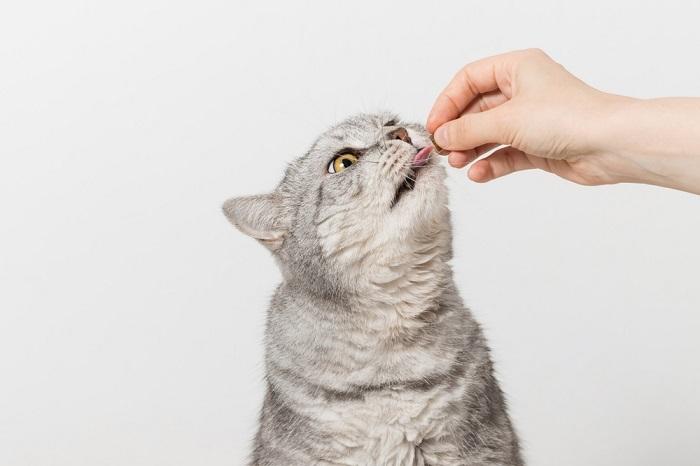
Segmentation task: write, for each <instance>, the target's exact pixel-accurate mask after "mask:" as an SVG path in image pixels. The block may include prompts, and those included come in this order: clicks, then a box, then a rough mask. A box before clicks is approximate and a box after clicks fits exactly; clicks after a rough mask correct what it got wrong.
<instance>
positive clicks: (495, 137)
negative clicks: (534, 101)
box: [434, 104, 513, 151]
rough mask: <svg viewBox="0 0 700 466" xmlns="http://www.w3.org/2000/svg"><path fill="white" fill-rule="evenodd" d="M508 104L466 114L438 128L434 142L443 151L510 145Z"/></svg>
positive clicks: (510, 118) (510, 129)
mask: <svg viewBox="0 0 700 466" xmlns="http://www.w3.org/2000/svg"><path fill="white" fill-rule="evenodd" d="M507 107H508V104H504V105H499V106H498V107H496V108H493V109H491V110H487V111H485V112H479V113H467V114H465V115H462V116H461V117H460V118H457V119H456V120H452V121H448V122H447V123H445V124H444V125H442V126H440V127H439V128H438V129H437V130H436V131H435V134H434V137H435V142H436V143H437V144H438V145H439V146H440V147H441V148H443V149H447V150H452V151H465V150H469V149H474V148H475V147H478V146H481V145H483V144H487V143H498V144H511V143H512V142H513V141H511V139H512V134H513V131H512V129H513V118H512V112H509V111H508V108H507Z"/></svg>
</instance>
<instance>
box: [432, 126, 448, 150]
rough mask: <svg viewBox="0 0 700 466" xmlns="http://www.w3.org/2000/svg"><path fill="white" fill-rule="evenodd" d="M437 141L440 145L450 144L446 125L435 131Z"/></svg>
mask: <svg viewBox="0 0 700 466" xmlns="http://www.w3.org/2000/svg"><path fill="white" fill-rule="evenodd" d="M435 142H437V143H438V145H439V146H440V147H447V146H449V145H450V141H448V139H447V128H445V126H444V125H443V126H441V127H439V128H438V129H437V131H435Z"/></svg>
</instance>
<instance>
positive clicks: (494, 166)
mask: <svg viewBox="0 0 700 466" xmlns="http://www.w3.org/2000/svg"><path fill="white" fill-rule="evenodd" d="M533 168H537V167H536V166H535V165H534V164H533V163H532V162H531V160H530V158H529V157H528V156H527V155H526V154H524V153H523V152H521V151H519V150H517V149H513V148H512V147H508V148H505V149H503V150H501V151H498V152H496V153H494V154H493V155H491V156H490V157H487V158H485V159H483V160H479V161H478V162H476V163H475V164H474V165H472V167H471V168H470V169H469V173H468V176H469V178H470V179H471V180H472V181H476V182H477V183H485V182H487V181H491V180H494V179H496V178H500V177H502V176H505V175H509V174H511V173H513V172H517V171H522V170H530V169H533Z"/></svg>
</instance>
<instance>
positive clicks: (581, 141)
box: [427, 50, 634, 185]
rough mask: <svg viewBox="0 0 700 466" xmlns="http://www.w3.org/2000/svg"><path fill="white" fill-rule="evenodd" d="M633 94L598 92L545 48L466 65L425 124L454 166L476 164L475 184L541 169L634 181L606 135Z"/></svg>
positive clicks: (588, 181)
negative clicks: (548, 54)
mask: <svg viewBox="0 0 700 466" xmlns="http://www.w3.org/2000/svg"><path fill="white" fill-rule="evenodd" d="M632 101H634V99H631V98H627V97H621V96H616V95H611V94H606V93H603V92H600V91H598V90H596V89H594V88H592V87H590V86H588V85H587V84H585V83H584V82H583V81H581V80H579V79H578V78H576V77H575V76H573V75H572V74H571V73H569V72H568V71H566V69H564V67H562V66H561V65H559V64H558V63H556V62H555V61H554V60H552V59H551V58H550V57H549V56H547V55H546V54H545V53H544V52H542V51H540V50H523V51H517V52H510V53H506V54H503V55H497V56H493V57H489V58H485V59H483V60H479V61H477V62H474V63H471V64H469V65H466V66H465V67H464V68H462V70H460V71H459V72H458V73H457V75H456V76H455V77H454V78H453V79H452V81H451V82H450V83H449V84H448V86H447V87H446V88H445V90H444V91H442V93H441V94H440V95H439V96H438V98H437V100H436V102H435V104H434V106H433V109H432V111H431V112H430V116H429V117H428V122H427V129H428V131H429V132H430V133H434V137H435V140H436V142H437V144H438V145H440V146H441V147H442V148H443V149H446V150H449V151H451V153H450V154H449V158H448V160H449V163H450V165H452V166H454V167H457V168H462V167H464V166H465V165H467V164H468V163H470V162H472V161H473V160H474V159H476V158H477V157H479V156H481V155H483V154H484V153H486V152H488V151H489V150H491V149H493V148H494V147H496V146H498V145H500V144H509V145H510V147H507V148H504V149H501V150H499V151H497V152H495V153H494V154H492V155H490V156H489V157H487V158H485V159H482V160H480V161H478V162H477V163H475V164H474V165H473V166H472V167H471V168H470V170H469V178H471V179H472V180H473V181H478V182H485V181H490V180H492V179H494V178H498V177H501V176H504V175H507V174H509V173H513V172H515V171H520V170H527V169H532V168H540V169H542V170H546V171H549V172H551V173H554V174H556V175H559V176H560V177H562V178H565V179H567V180H570V181H574V182H576V183H580V184H585V185H596V184H607V183H616V182H620V181H630V179H628V178H629V174H628V173H627V172H626V170H627V168H629V167H624V166H623V165H624V164H625V163H624V162H622V161H620V160H616V159H615V157H614V154H612V153H611V151H610V149H611V145H610V144H609V141H607V140H606V138H605V135H607V134H608V131H607V128H606V127H607V126H608V124H609V120H610V118H611V117H612V118H615V116H616V115H618V114H621V113H622V112H621V109H622V108H623V107H625V105H626V104H629V103H631V102H632Z"/></svg>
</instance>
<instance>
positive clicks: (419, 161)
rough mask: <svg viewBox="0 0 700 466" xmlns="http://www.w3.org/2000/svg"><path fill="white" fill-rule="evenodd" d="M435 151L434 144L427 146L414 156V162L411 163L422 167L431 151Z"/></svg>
mask: <svg viewBox="0 0 700 466" xmlns="http://www.w3.org/2000/svg"><path fill="white" fill-rule="evenodd" d="M432 151H433V146H427V147H424V148H422V149H421V150H419V151H418V153H417V154H416V155H415V156H414V157H413V162H412V163H411V165H413V166H414V167H422V166H423V165H425V164H426V162H427V161H428V157H430V153H431V152H432Z"/></svg>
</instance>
